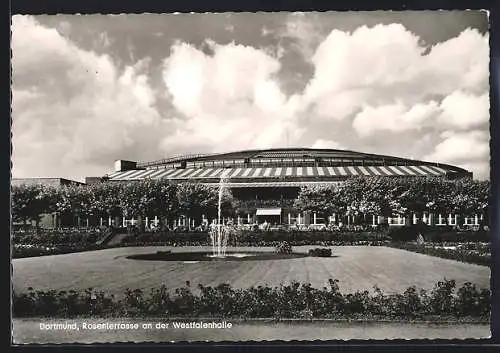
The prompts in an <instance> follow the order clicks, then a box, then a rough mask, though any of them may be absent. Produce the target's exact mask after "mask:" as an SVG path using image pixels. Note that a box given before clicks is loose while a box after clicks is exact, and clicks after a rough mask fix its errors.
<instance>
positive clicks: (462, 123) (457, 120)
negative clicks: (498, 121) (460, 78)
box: [438, 91, 490, 129]
mask: <svg viewBox="0 0 500 353" xmlns="http://www.w3.org/2000/svg"><path fill="white" fill-rule="evenodd" d="M440 108H441V111H442V112H441V114H440V115H439V116H438V122H439V123H440V124H441V125H443V126H445V127H447V128H450V127H451V128H457V129H469V128H471V127H475V126H478V125H484V124H486V123H488V121H489V118H490V111H489V108H490V100H489V95H488V93H487V92H486V93H483V94H482V95H480V96H476V95H474V94H471V93H465V92H463V91H455V92H453V93H452V94H450V95H449V96H447V97H446V98H444V99H443V101H442V102H441V105H440Z"/></svg>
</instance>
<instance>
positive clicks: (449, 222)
mask: <svg viewBox="0 0 500 353" xmlns="http://www.w3.org/2000/svg"><path fill="white" fill-rule="evenodd" d="M452 221H453V219H452V218H451V213H449V214H448V224H449V225H452V224H453V223H452Z"/></svg>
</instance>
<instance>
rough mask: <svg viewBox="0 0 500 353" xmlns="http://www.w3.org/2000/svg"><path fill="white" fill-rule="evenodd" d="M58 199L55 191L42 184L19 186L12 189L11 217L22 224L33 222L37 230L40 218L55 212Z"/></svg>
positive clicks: (53, 188) (51, 187)
mask: <svg viewBox="0 0 500 353" xmlns="http://www.w3.org/2000/svg"><path fill="white" fill-rule="evenodd" d="M58 198H59V194H58V192H57V189H56V188H55V187H53V186H48V185H42V184H31V185H19V186H13V187H12V217H13V219H14V220H15V221H19V222H23V223H24V225H25V227H27V222H28V221H34V222H35V224H36V231H37V232H38V230H39V224H40V217H41V215H42V214H48V213H52V212H55V211H56V204H57V201H58Z"/></svg>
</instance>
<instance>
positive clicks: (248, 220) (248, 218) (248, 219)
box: [247, 213, 250, 224]
mask: <svg viewBox="0 0 500 353" xmlns="http://www.w3.org/2000/svg"><path fill="white" fill-rule="evenodd" d="M247 222H248V224H250V213H247Z"/></svg>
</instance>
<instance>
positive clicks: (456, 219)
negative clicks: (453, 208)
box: [455, 215, 458, 225]
mask: <svg viewBox="0 0 500 353" xmlns="http://www.w3.org/2000/svg"><path fill="white" fill-rule="evenodd" d="M455 225H458V215H455Z"/></svg>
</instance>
